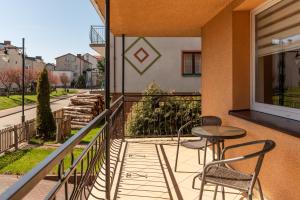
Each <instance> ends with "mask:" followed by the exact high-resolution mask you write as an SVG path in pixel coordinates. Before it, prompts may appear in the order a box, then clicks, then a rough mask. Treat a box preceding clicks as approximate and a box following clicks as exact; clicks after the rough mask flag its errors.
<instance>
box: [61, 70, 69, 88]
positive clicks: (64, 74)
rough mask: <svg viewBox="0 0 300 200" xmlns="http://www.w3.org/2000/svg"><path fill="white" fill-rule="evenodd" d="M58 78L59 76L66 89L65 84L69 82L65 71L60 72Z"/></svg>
mask: <svg viewBox="0 0 300 200" xmlns="http://www.w3.org/2000/svg"><path fill="white" fill-rule="evenodd" d="M59 78H60V82H61V83H62V84H63V85H64V88H65V91H66V89H67V84H68V83H69V82H70V79H69V77H68V76H67V75H66V73H62V74H61V75H60V77H59Z"/></svg>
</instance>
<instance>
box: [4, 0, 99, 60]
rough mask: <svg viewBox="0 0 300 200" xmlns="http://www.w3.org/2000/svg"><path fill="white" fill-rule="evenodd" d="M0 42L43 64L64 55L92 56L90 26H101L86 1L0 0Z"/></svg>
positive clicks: (91, 6) (94, 53)
mask: <svg viewBox="0 0 300 200" xmlns="http://www.w3.org/2000/svg"><path fill="white" fill-rule="evenodd" d="M0 5H1V6H0V8H1V9H0V10H1V11H0V13H1V26H0V42H3V41H4V40H10V41H12V44H13V45H16V46H22V37H24V38H25V46H26V54H27V55H28V56H42V57H43V59H44V61H45V62H51V63H55V58H56V57H58V56H60V55H63V54H66V53H73V54H75V55H76V54H78V53H81V54H84V53H92V54H93V55H97V53H96V52H94V51H93V50H92V49H91V48H90V47H89V30H90V26H91V25H101V24H102V22H101V20H100V17H99V16H98V14H97V12H96V10H95V9H94V7H93V5H92V4H91V2H90V1H89V0H0Z"/></svg>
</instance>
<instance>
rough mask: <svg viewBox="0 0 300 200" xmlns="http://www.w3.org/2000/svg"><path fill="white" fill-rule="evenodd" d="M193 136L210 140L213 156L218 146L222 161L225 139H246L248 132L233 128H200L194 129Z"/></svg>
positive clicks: (218, 154) (218, 156)
mask: <svg viewBox="0 0 300 200" xmlns="http://www.w3.org/2000/svg"><path fill="white" fill-rule="evenodd" d="M192 134H193V135H195V136H198V137H202V138H206V139H208V140H209V141H210V142H211V143H212V147H213V154H214V152H215V145H217V159H218V160H220V157H221V146H220V143H222V149H223V148H224V140H225V139H238V138H242V137H245V136H246V130H244V129H241V128H237V127H233V126H199V127H194V128H192ZM214 160H215V159H214Z"/></svg>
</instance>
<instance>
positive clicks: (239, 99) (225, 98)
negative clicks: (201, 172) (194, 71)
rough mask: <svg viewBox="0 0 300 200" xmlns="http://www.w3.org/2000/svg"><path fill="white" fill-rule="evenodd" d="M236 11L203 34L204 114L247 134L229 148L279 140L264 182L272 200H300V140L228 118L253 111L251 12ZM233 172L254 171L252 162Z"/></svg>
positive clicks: (215, 20) (227, 12)
mask: <svg viewBox="0 0 300 200" xmlns="http://www.w3.org/2000/svg"><path fill="white" fill-rule="evenodd" d="M233 10H235V9H234V7H233V6H232V5H230V6H228V7H226V8H225V9H224V10H223V11H222V12H220V13H219V14H218V15H217V16H216V17H214V18H213V19H212V20H210V21H209V22H208V23H207V24H206V25H205V26H204V27H203V29H202V41H203V44H202V97H203V98H202V112H203V114H204V115H217V116H220V117H221V118H222V119H223V121H224V124H226V125H233V126H237V127H241V128H244V129H246V130H247V137H245V138H243V139H239V140H232V141H227V142H226V145H228V144H229V143H241V142H244V141H249V140H258V139H272V140H274V141H275V142H276V144H277V146H276V149H275V150H274V151H272V152H271V153H270V154H268V155H267V156H266V157H265V160H264V164H263V168H262V171H261V174H260V176H259V177H260V179H261V182H262V186H263V191H264V194H265V196H266V197H267V198H268V199H271V200H298V199H300V197H299V194H297V192H298V191H300V159H299V158H300V139H299V138H296V137H293V136H289V135H287V134H285V133H281V132H279V131H275V130H273V129H270V128H266V127H263V126H260V125H257V124H254V123H251V122H249V121H245V120H242V119H239V118H236V117H233V116H230V115H228V111H229V110H232V109H241V108H249V100H250V33H249V32H250V18H249V17H250V12H249V11H233ZM248 150H249V149H248ZM245 151H247V150H243V151H239V152H232V153H231V154H230V155H229V156H235V155H239V154H241V153H243V152H244V153H245ZM250 162H251V163H254V160H251V161H250ZM233 167H235V168H237V169H240V170H242V171H243V170H246V171H249V170H251V169H252V166H251V164H249V162H247V163H241V164H236V165H233Z"/></svg>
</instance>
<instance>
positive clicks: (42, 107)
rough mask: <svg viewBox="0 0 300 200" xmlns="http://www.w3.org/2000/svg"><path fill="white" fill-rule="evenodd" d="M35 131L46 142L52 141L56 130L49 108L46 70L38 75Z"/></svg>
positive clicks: (48, 85) (48, 87)
mask: <svg viewBox="0 0 300 200" xmlns="http://www.w3.org/2000/svg"><path fill="white" fill-rule="evenodd" d="M36 129H37V133H38V135H39V136H41V137H43V138H44V139H46V140H49V139H53V137H54V133H55V130H56V125H55V121H54V118H53V115H52V112H51V108H50V84H49V80H48V72H47V70H46V69H44V70H43V71H42V72H41V73H40V75H39V78H38V83H37V111H36Z"/></svg>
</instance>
